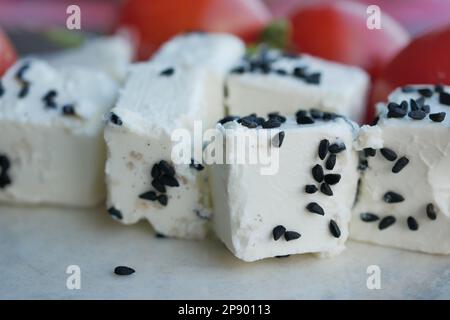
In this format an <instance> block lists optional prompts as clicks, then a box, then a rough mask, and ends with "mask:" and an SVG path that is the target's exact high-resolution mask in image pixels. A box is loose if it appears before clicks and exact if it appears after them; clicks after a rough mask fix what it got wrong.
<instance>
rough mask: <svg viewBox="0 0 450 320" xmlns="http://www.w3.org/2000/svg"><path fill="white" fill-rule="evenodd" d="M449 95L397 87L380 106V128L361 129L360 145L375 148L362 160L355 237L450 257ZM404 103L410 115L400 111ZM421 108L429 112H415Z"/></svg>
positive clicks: (439, 88)
mask: <svg viewBox="0 0 450 320" xmlns="http://www.w3.org/2000/svg"><path fill="white" fill-rule="evenodd" d="M449 93H450V87H442V86H437V87H436V88H435V87H434V86H429V85H428V86H427V85H421V86H420V85H419V86H412V87H406V88H403V89H397V90H396V91H394V92H393V93H392V94H391V95H390V96H389V102H390V103H389V104H379V105H378V110H379V112H380V114H379V121H378V124H377V125H375V126H371V127H370V126H364V127H362V129H361V134H360V136H359V139H358V143H357V144H356V147H357V148H358V149H360V150H363V149H364V148H373V149H374V150H372V155H368V156H367V157H364V158H365V159H363V161H364V165H363V166H362V169H363V171H362V173H361V182H360V188H359V194H358V201H357V202H356V205H355V208H354V210H353V217H352V222H351V228H350V230H351V231H350V236H351V238H353V239H356V240H362V241H367V242H372V243H377V244H382V245H387V246H393V247H399V248H405V249H410V250H417V251H422V252H428V253H438V254H450V170H449V168H450V116H449V114H448V113H449V112H450V94H449ZM402 102H403V106H404V110H405V111H406V112H405V111H402V110H401V109H400V110H399V109H398V108H397V106H399V105H401V104H402ZM417 106H419V108H420V109H423V110H425V112H424V113H421V112H418V113H417V112H416V113H415V114H414V113H413V114H411V110H412V108H413V109H416V108H417ZM428 109H429V110H428ZM405 113H406V115H405ZM424 114H425V116H424ZM422 117H423V119H421V118H422ZM414 118H417V119H414ZM433 119H434V121H433ZM386 149H387V150H386ZM382 151H383V152H384V154H385V155H387V157H388V158H386V156H384V155H383V152H382ZM367 152H369V153H370V150H369V149H366V153H367ZM392 152H394V154H393V153H392ZM366 155H367V154H366ZM405 159H407V160H405ZM406 162H407V163H406ZM405 163H406V165H405ZM399 169H400V170H399ZM388 192H394V193H395V194H394V197H392V195H393V194H392V193H390V194H388V195H386V194H387V193H388ZM398 195H400V196H401V197H400V198H399V197H398Z"/></svg>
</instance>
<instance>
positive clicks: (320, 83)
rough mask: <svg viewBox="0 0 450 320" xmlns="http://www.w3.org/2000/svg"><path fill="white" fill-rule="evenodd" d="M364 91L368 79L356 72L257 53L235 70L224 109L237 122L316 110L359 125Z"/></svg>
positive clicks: (298, 58) (307, 57) (329, 64)
mask: <svg viewBox="0 0 450 320" xmlns="http://www.w3.org/2000/svg"><path fill="white" fill-rule="evenodd" d="M368 87H369V77H368V75H367V74H366V73H365V72H364V71H363V70H361V69H359V68H357V67H351V66H345V65H342V64H338V63H335V62H330V61H326V60H323V59H319V58H316V57H313V56H310V55H307V54H302V55H300V56H290V55H283V54H280V53H279V52H276V51H265V50H261V51H260V52H259V53H257V54H255V55H254V56H250V57H247V58H246V59H244V60H243V61H242V63H241V64H240V65H238V66H237V67H236V68H234V69H233V71H232V73H231V74H230V76H229V77H228V80H227V92H228V98H227V100H226V105H227V107H228V112H229V114H231V115H239V116H245V115H247V114H250V113H252V112H256V113H258V114H261V115H265V114H267V113H269V112H272V111H279V112H283V113H285V114H294V113H295V111H297V109H298V108H307V109H309V108H316V109H319V110H324V111H330V112H336V113H339V114H343V115H346V116H348V117H350V118H351V119H352V120H354V121H361V120H362V119H363V117H364V110H365V101H366V95H367V90H368Z"/></svg>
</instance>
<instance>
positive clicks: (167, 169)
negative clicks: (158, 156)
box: [159, 160, 175, 176]
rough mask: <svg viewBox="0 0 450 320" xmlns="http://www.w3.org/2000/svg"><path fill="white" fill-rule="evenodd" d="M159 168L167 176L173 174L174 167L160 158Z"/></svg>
mask: <svg viewBox="0 0 450 320" xmlns="http://www.w3.org/2000/svg"><path fill="white" fill-rule="evenodd" d="M159 169H160V170H161V172H162V173H164V174H166V175H168V176H174V175H175V169H174V168H173V167H172V166H171V165H170V164H169V163H168V162H167V161H165V160H161V161H160V162H159Z"/></svg>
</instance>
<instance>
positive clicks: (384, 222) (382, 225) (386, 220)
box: [378, 216, 396, 230]
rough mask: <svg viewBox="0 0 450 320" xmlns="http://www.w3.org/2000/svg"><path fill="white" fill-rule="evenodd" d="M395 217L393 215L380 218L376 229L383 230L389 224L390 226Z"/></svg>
mask: <svg viewBox="0 0 450 320" xmlns="http://www.w3.org/2000/svg"><path fill="white" fill-rule="evenodd" d="M395 221H396V219H395V217H393V216H387V217H384V218H383V219H381V221H380V223H379V224H378V229H380V230H384V229H386V228H388V227H390V226H392V225H393V224H394V223H395Z"/></svg>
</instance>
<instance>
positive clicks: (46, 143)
mask: <svg viewBox="0 0 450 320" xmlns="http://www.w3.org/2000/svg"><path fill="white" fill-rule="evenodd" d="M1 86H2V89H3V90H2V91H3V92H2V94H1V95H0V126H1V128H2V134H1V135H0V158H1V159H3V160H2V161H3V162H4V163H3V164H4V165H3V167H2V168H0V169H2V172H0V201H1V202H11V203H25V204H40V203H48V204H58V205H67V206H80V207H85V206H94V205H97V204H99V203H100V202H101V201H102V200H104V197H105V188H104V182H103V181H104V161H105V153H106V152H105V147H104V141H103V140H102V131H103V115H104V113H105V112H107V111H108V110H109V109H110V108H111V107H112V105H113V104H114V102H115V99H116V95H117V90H118V88H117V85H116V83H115V82H114V81H113V80H112V79H111V78H110V77H108V76H106V75H105V74H104V73H102V72H97V71H91V70H87V69H84V68H77V67H73V68H69V67H67V68H59V69H55V68H53V67H51V66H49V65H48V64H47V63H45V62H43V61H40V60H26V61H19V62H17V63H16V64H15V65H14V66H13V67H11V68H10V69H9V70H8V72H7V73H6V74H5V76H4V77H3V79H2V80H1ZM5 159H6V160H5ZM2 161H0V162H2ZM5 163H6V165H5ZM0 166H1V163H0Z"/></svg>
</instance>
